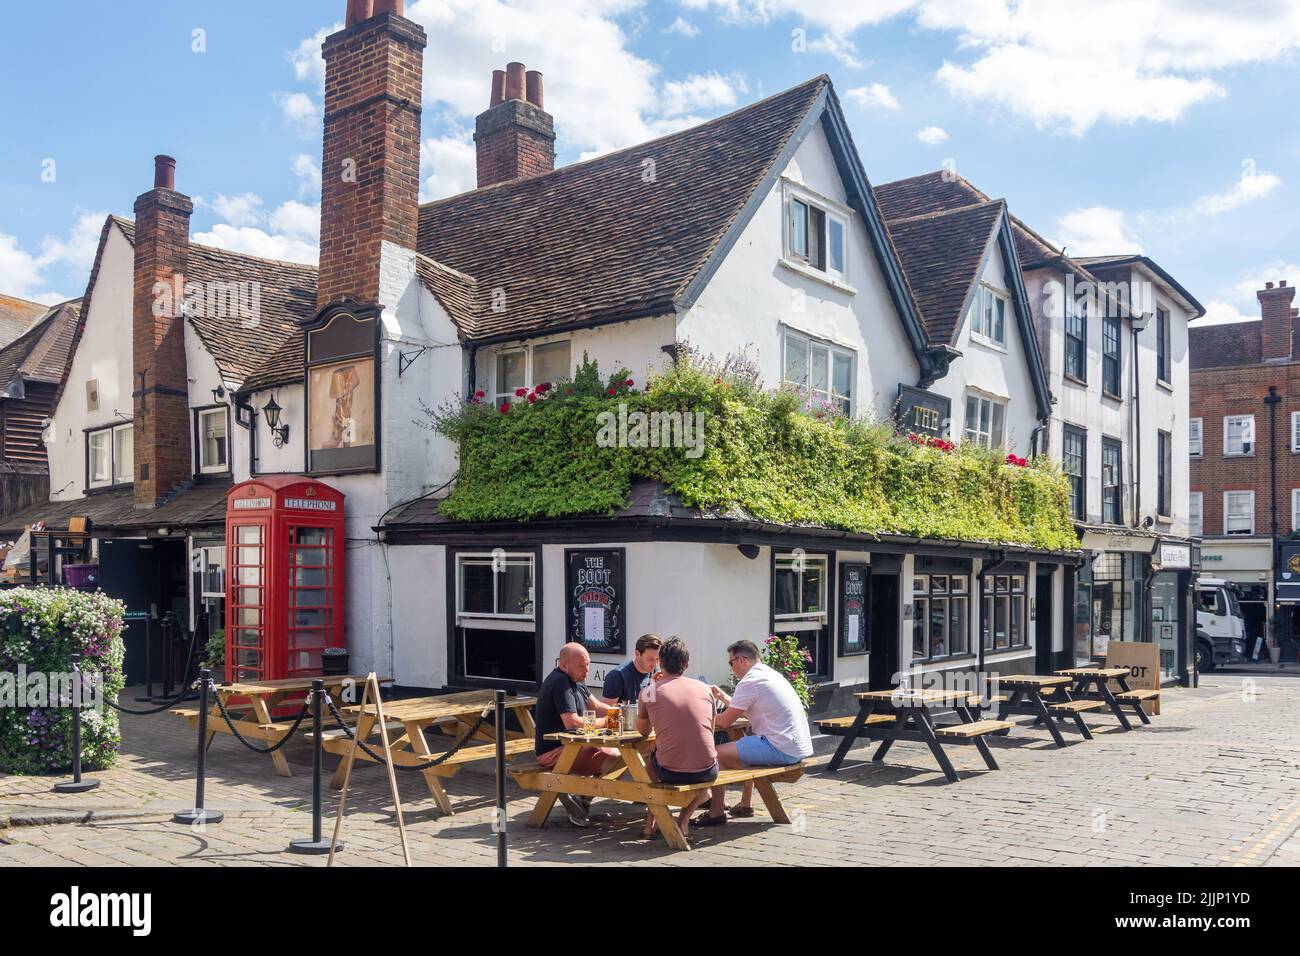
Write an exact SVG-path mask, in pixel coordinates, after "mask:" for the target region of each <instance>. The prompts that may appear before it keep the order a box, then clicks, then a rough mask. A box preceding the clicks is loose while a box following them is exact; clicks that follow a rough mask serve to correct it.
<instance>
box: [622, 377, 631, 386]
mask: <svg viewBox="0 0 1300 956" xmlns="http://www.w3.org/2000/svg"><path fill="white" fill-rule="evenodd" d="M623 384H624V385H626V386H627V387H628V388H631V387H632V385H633V382H632V380H631V379H630V378H629V379H628V380H627V381H626V382H624V383H623Z"/></svg>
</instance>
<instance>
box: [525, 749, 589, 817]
mask: <svg viewBox="0 0 1300 956" xmlns="http://www.w3.org/2000/svg"><path fill="white" fill-rule="evenodd" d="M563 747H564V750H563V752H562V753H561V754H560V759H559V760H557V761H556V762H555V766H554V767H552V768H551V773H554V774H564V773H568V772H569V771H570V770H572V769H573V765H574V764H575V763H577V761H578V754H580V753H581V752H582V744H564V745H563ZM558 797H559V793H558V792H557V791H554V790H544V791H542V792H541V793H539V794H538V795H537V806H535V807H533V812H532V813H530V814H529V815H528V825H529V826H530V827H544V826H546V818H547V817H548V816H550V814H551V807H553V806H555V801H556V799H557V798H558Z"/></svg>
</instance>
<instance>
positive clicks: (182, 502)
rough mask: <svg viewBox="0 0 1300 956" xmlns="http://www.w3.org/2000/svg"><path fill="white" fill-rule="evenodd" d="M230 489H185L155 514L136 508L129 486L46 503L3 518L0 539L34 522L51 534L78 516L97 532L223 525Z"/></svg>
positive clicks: (220, 484) (206, 486)
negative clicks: (91, 525)
mask: <svg viewBox="0 0 1300 956" xmlns="http://www.w3.org/2000/svg"><path fill="white" fill-rule="evenodd" d="M230 488H231V483H230V482H228V481H225V482H213V483H206V482H205V483H203V484H198V485H191V486H189V487H184V488H182V489H181V490H179V491H177V492H175V493H174V494H172V495H171V497H169V498H168V499H167V500H166V501H165V502H163V504H161V505H159V506H158V507H157V508H155V509H154V510H152V511H142V510H138V509H137V508H136V507H135V493H134V490H133V489H132V488H131V487H129V486H127V487H124V488H114V489H113V490H112V491H106V492H103V493H100V494H94V495H87V496H86V497H85V498H76V499H73V500H71V501H46V502H42V503H40V504H37V505H33V506H31V507H30V508H25V509H24V510H22V511H18V512H14V513H13V514H9V515H5V516H4V517H0V537H4V538H8V537H16V536H17V535H19V534H21V533H22V530H23V528H24V526H26V525H29V524H31V523H32V522H34V521H44V522H45V527H46V530H49V531H58V530H63V529H66V528H67V527H68V519H69V518H71V517H73V516H77V515H85V516H86V517H88V518H90V519H91V521H93V522H94V526H93V530H95V531H101V530H102V531H139V530H141V529H149V528H162V527H171V528H193V527H198V526H208V525H214V524H220V523H221V522H223V521H224V520H225V517H226V494H227V492H229V491H230Z"/></svg>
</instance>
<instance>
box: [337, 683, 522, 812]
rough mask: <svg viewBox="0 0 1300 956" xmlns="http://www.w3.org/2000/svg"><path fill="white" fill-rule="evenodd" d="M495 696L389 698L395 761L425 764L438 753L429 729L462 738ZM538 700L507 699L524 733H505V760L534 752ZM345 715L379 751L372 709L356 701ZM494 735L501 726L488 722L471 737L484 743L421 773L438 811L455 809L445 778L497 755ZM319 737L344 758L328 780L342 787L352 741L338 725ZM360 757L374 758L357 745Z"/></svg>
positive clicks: (386, 709)
mask: <svg viewBox="0 0 1300 956" xmlns="http://www.w3.org/2000/svg"><path fill="white" fill-rule="evenodd" d="M495 695H496V692H495V691H492V690H469V691H462V692H459V693H455V694H442V695H439V696H436V697H412V698H407V699H405V700H394V701H385V702H384V719H385V721H386V723H387V727H388V730H389V731H390V732H391V733H395V734H396V736H395V737H393V738H391V739H390V741H389V749H390V751H391V753H392V755H393V763H394V764H395V765H400V766H408V767H409V766H418V765H420V764H423V763H427V762H428V761H429V760H430V759H431V758H433V757H436V756H437V754H435V753H434V752H433V751H432V750H430V748H429V742H428V741H427V740H426V739H425V736H424V732H425V730H426V729H427V728H430V727H436V728H437V729H438V730H440V731H441V732H442V733H444V734H448V735H449V736H451V737H453V738H455V739H460V738H461V737H462V736H463V735H464V734H465V733H466V732H467V731H468V730H469V729H470V728H471V727H472V726H473V725H474V722H475V721H476V720H477V719H478V716H479V714H481V713H483V711H484V710H485V709H490V708H492V707H493V706H494V703H495V699H496V697H495ZM536 703H537V698H535V697H510V696H507V697H506V709H507V710H509V711H512V712H513V713H514V715H515V718H516V719H517V720H518V721H519V726H520V727H521V728H523V729H522V731H520V730H506V731H505V738H506V759H507V760H509V759H511V758H513V757H516V756H518V755H519V754H521V753H525V752H529V753H531V752H532V749H533V734H534V732H535V728H534V725H533V714H532V708H533V705H534V704H536ZM342 713H343V714H344V715H346V716H350V717H356V718H357V723H356V730H355V733H356V734H357V735H358V736H359V737H360V738H361V740H362V741H365V742H367V744H368V745H369V746H370V749H371V750H375V751H376V752H379V750H378V748H377V747H376V745H375V744H374V743H371V742H370V738H371V737H372V736H373V737H374V738H375V740H378V739H379V722H378V719H377V717H376V715H375V713H374V710H373V708H371V707H369V706H368V707H367V708H366V711H365V712H364V713H362V712H361V707H360V705H356V706H352V707H344V708H342ZM496 735H497V728H496V727H495V726H493V725H492V724H487V723H485V724H483V725H482V726H481V727H479V728H478V730H477V731H476V732H475V733H474V737H473V739H474V740H482V741H484V743H482V744H477V745H471V744H469V743H467V744H466V745H465V746H464V747H462V748H461V749H460V750H458V751H456V753H455V754H454V755H452V756H451V757H450V758H449V759H447V760H446V761H444V762H443V763H440V764H438V766H436V767H428V768H426V769H425V770H423V771H421V775H422V776H423V777H424V780H425V783H426V784H428V787H429V793H430V794H432V795H433V799H434V800H435V801H436V802H437V804H438V809H439V810H441V811H442V812H443V813H446V814H450V813H451V812H452V809H451V801H450V800H449V799H448V797H447V791H446V790H444V789H443V784H442V781H443V780H444V779H450V778H452V777H454V776H456V774H458V773H459V772H460V770H461V768H462V767H464V766H465V765H466V764H470V763H474V762H475V761H478V760H492V759H495V757H496V739H497V738H496ZM321 738H322V747H323V748H324V749H325V750H327V751H329V752H330V753H335V754H339V755H340V756H342V757H343V760H342V761H341V762H340V763H339V765H338V769H337V770H335V771H334V776H333V777H332V778H331V780H330V786H332V787H333V788H334V789H335V790H338V789H339V788H341V787H342V786H343V780H344V779H345V778H346V776H347V773H348V767H349V765H350V764H351V763H352V759H353V758H352V754H353V746H352V740H351V738H349V737H348V736H347V734H345V733H344V732H343V731H342V730H338V729H333V730H329V731H326V732H324V733H322V734H321ZM356 759H357V760H359V761H363V762H366V763H374V762H375V760H374V758H373V757H371V756H370V755H369V754H367V753H366V752H365V751H364V750H362V749H361V748H359V747H358V748H356Z"/></svg>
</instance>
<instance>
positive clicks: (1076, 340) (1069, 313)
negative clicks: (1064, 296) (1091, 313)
mask: <svg viewBox="0 0 1300 956" xmlns="http://www.w3.org/2000/svg"><path fill="white" fill-rule="evenodd" d="M1065 374H1066V375H1068V376H1070V377H1071V378H1077V379H1078V380H1079V381H1081V382H1086V381H1087V380H1088V301H1087V299H1076V300H1067V302H1066V304H1065Z"/></svg>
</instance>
